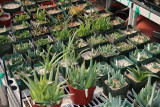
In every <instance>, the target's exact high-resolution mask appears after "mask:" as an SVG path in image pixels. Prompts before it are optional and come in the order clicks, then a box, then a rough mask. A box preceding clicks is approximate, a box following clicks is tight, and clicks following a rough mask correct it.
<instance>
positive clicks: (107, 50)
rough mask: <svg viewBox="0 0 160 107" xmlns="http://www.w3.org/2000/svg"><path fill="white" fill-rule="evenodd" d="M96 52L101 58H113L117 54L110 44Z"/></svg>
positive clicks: (100, 47)
mask: <svg viewBox="0 0 160 107" xmlns="http://www.w3.org/2000/svg"><path fill="white" fill-rule="evenodd" d="M98 52H99V53H100V54H101V55H103V56H113V55H116V54H117V50H116V48H115V47H114V46H113V45H112V44H107V45H104V46H99V48H98Z"/></svg>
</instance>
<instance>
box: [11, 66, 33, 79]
mask: <svg viewBox="0 0 160 107" xmlns="http://www.w3.org/2000/svg"><path fill="white" fill-rule="evenodd" d="M11 70H12V72H13V73H14V74H18V73H23V74H29V75H30V76H31V75H33V72H32V68H31V66H30V65H26V64H21V65H18V66H16V67H14V68H13V69H11Z"/></svg>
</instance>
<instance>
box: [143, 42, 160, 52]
mask: <svg viewBox="0 0 160 107" xmlns="http://www.w3.org/2000/svg"><path fill="white" fill-rule="evenodd" d="M145 49H146V50H148V51H150V52H151V53H154V54H157V53H160V44H158V43H151V44H147V46H145Z"/></svg>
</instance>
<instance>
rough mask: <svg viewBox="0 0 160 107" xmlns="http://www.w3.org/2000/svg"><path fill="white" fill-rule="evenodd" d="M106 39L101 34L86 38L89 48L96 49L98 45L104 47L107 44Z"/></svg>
mask: <svg viewBox="0 0 160 107" xmlns="http://www.w3.org/2000/svg"><path fill="white" fill-rule="evenodd" d="M107 41H108V40H107V38H105V37H104V36H103V35H102V34H100V35H93V36H91V37H88V38H87V42H88V44H89V45H90V46H91V47H96V46H99V45H104V44H106V43H107Z"/></svg>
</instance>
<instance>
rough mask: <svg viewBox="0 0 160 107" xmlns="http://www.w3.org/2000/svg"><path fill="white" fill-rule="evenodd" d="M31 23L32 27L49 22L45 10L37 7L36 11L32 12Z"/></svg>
mask: <svg viewBox="0 0 160 107" xmlns="http://www.w3.org/2000/svg"><path fill="white" fill-rule="evenodd" d="M31 23H32V25H33V26H34V27H36V26H43V25H47V24H48V23H49V19H48V18H47V17H46V14H45V10H42V11H41V10H39V8H38V9H37V11H36V12H35V13H33V20H32V21H31Z"/></svg>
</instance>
